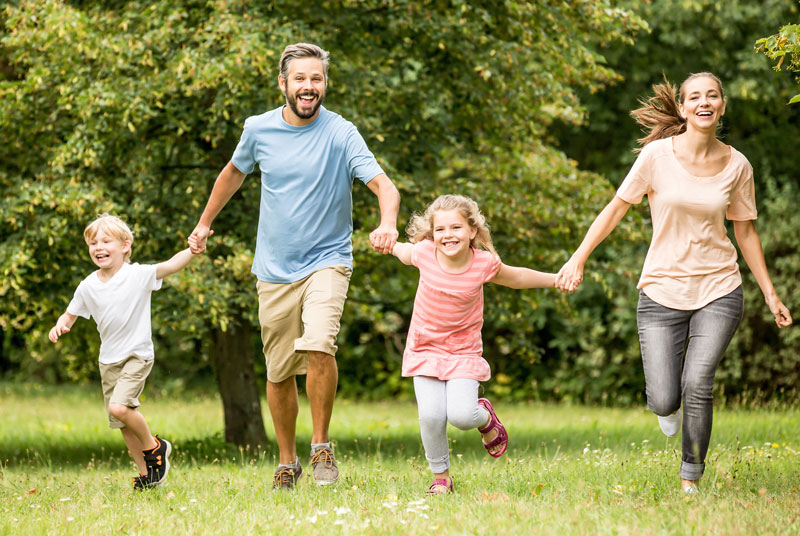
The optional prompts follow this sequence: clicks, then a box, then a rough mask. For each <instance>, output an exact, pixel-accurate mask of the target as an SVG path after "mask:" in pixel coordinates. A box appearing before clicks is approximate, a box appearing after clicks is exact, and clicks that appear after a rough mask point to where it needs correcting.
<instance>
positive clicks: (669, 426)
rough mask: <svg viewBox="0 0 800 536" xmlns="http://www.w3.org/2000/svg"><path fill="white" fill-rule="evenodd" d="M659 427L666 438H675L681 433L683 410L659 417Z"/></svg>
mask: <svg viewBox="0 0 800 536" xmlns="http://www.w3.org/2000/svg"><path fill="white" fill-rule="evenodd" d="M658 425H659V426H660V427H661V431H662V432H664V435H665V436H667V437H675V436H676V435H678V432H680V431H681V410H680V409H678V411H676V412H675V413H673V414H672V415H667V416H666V417H662V416H661V415H659V416H658Z"/></svg>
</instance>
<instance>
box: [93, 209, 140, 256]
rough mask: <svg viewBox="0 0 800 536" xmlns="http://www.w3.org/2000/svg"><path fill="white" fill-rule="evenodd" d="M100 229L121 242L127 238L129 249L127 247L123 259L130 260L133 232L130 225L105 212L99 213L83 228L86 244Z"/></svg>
mask: <svg viewBox="0 0 800 536" xmlns="http://www.w3.org/2000/svg"><path fill="white" fill-rule="evenodd" d="M101 230H102V231H103V232H104V233H106V234H109V235H111V236H113V237H114V238H116V239H118V240H120V241H121V242H125V241H126V240H127V241H128V242H130V243H131V249H129V250H128V253H126V254H125V261H126V262H128V261H130V260H131V250H132V249H133V233H132V232H131V229H130V227H128V225H127V224H126V223H125V222H124V221H122V220H121V219H119V218H118V217H116V216H112V215H110V214H106V213H104V214H100V215H99V216H97V218H95V220H94V221H93V222H92V223H90V224H89V225H87V226H86V229H84V230H83V239H84V240H86V243H87V244H88V243H89V242H90V241H91V240H92V239H94V237H95V236H97V233H98V232H99V231H101Z"/></svg>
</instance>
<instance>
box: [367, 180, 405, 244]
mask: <svg viewBox="0 0 800 536" xmlns="http://www.w3.org/2000/svg"><path fill="white" fill-rule="evenodd" d="M367 187H368V188H369V189H370V190H372V193H373V194H375V195H376V196H377V197H378V206H379V207H380V210H381V224H380V225H379V226H378V228H377V229H375V230H374V231H372V232H371V233H370V234H369V243H370V244H372V249H374V250H375V251H377V252H378V253H383V254H384V255H386V254H389V253H391V252H392V248H394V245H395V243H396V242H397V237H398V236H399V233H398V232H397V212H398V211H399V210H400V192H398V191H397V188H395V185H394V184H393V183H392V181H391V180H389V177H387V176H386V175H385V174H384V173H381V174H380V175H377V176H376V177H375V178H374V179H372V180H371V181H369V182H368V183H367Z"/></svg>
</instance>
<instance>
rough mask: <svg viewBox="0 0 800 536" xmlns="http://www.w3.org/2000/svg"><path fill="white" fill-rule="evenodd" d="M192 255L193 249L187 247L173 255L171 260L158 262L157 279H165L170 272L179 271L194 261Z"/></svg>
mask: <svg viewBox="0 0 800 536" xmlns="http://www.w3.org/2000/svg"><path fill="white" fill-rule="evenodd" d="M192 257H194V255H193V254H192V250H191V249H189V248H186V249H184V250H183V251H179V252H178V253H176V254H175V255H173V257H172V258H171V259H170V260H168V261H164V262H160V263H158V264H156V279H164V278H165V277H167V276H168V275H170V274H174V273H175V272H179V271H180V270H182V269H183V267H184V266H186V265H187V264H189V263H190V262H191V261H192Z"/></svg>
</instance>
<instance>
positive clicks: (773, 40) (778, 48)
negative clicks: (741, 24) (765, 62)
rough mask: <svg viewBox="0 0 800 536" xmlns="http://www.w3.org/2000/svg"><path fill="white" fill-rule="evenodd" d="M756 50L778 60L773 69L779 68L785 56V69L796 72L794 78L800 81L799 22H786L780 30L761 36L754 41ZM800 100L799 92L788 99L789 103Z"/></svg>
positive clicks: (777, 69)
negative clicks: (767, 35) (787, 60)
mask: <svg viewBox="0 0 800 536" xmlns="http://www.w3.org/2000/svg"><path fill="white" fill-rule="evenodd" d="M756 51H757V52H761V53H762V54H764V55H766V56H767V57H768V58H769V59H771V60H778V63H777V64H776V65H775V67H774V69H775V70H776V71H780V70H781V66H782V65H783V63H784V61H785V60H786V58H787V57H788V58H789V62H788V63H787V64H786V69H787V70H789V71H792V72H794V73H798V74H797V75H796V76H795V79H796V80H797V81H798V82H800V24H787V25H785V26H783V27H782V28H781V29H780V31H779V32H778V33H776V34H774V35H771V36H769V37H762V38H761V39H759V40H758V41H756ZM797 102H800V93H798V94H797V95H795V96H793V97H792V98H791V99H789V104H794V103H797Z"/></svg>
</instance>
